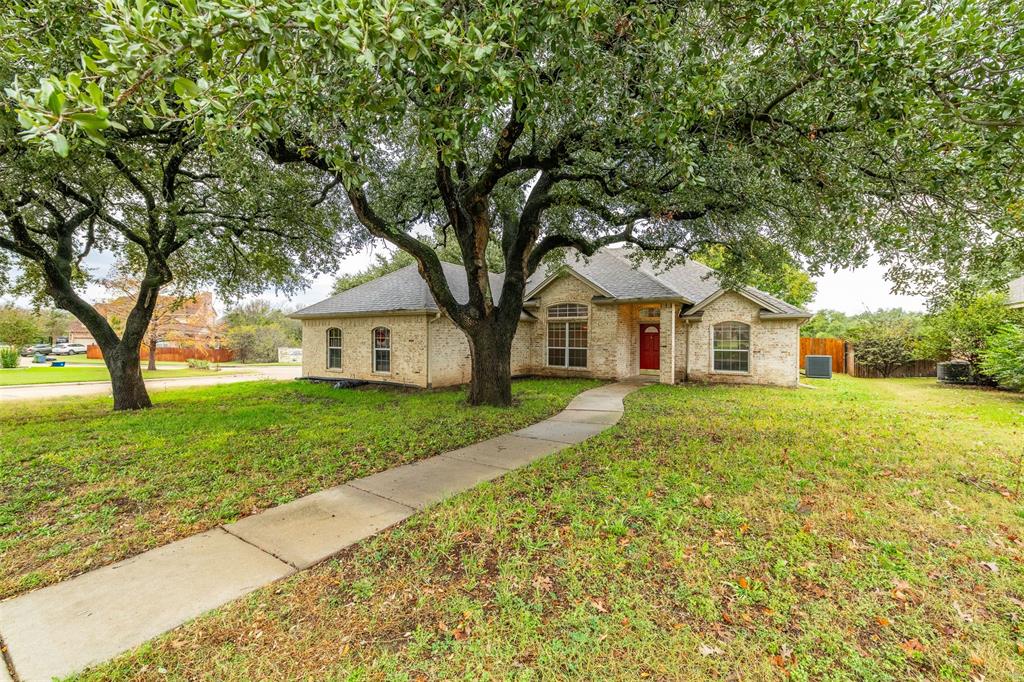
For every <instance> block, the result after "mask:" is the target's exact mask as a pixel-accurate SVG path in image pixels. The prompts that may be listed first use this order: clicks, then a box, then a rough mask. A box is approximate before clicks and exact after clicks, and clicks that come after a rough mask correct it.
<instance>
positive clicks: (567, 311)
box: [548, 303, 587, 319]
mask: <svg viewBox="0 0 1024 682" xmlns="http://www.w3.org/2000/svg"><path fill="white" fill-rule="evenodd" d="M586 316H587V306H585V305H584V304H582V303H558V304H556V305H553V306H549V307H548V319H551V318H552V317H562V318H564V317H586Z"/></svg>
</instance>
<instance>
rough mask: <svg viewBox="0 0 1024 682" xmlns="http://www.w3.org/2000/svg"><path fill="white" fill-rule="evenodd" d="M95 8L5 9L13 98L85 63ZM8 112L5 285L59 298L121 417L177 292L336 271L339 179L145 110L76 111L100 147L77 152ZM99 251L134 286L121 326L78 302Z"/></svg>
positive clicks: (299, 280) (142, 392)
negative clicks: (212, 138) (85, 334)
mask: <svg viewBox="0 0 1024 682" xmlns="http://www.w3.org/2000/svg"><path fill="white" fill-rule="evenodd" d="M87 5H91V3H85V2H84V1H81V0H80V1H79V2H73V3H67V2H63V1H61V2H58V1H57V0H53V1H52V2H50V1H47V0H40V1H33V2H30V3H16V4H15V6H14V7H13V8H11V9H10V11H8V9H5V11H4V14H3V15H2V18H0V31H2V38H3V40H0V57H2V59H0V84H3V85H4V86H5V87H6V89H7V92H8V93H9V94H8V96H10V94H11V93H13V92H15V91H16V89H17V83H18V82H20V81H23V80H26V79H31V78H37V79H38V78H39V77H41V75H45V74H46V73H50V72H53V71H61V70H65V71H66V70H67V69H68V68H72V67H73V65H74V64H76V63H78V59H77V57H78V53H79V50H80V47H81V45H80V41H83V40H85V33H87V29H88V21H89V20H88V19H86V18H85V17H86V16H87V12H86V11H85V10H86V9H87V7H86V6H87ZM76 37H77V38H78V40H76ZM89 85H92V86H94V84H89ZM86 87H87V89H88V90H91V91H93V92H94V93H96V97H95V99H94V100H93V101H99V100H100V99H101V97H100V95H99V91H98V90H97V89H96V88H95V87H88V86H86ZM46 100H47V102H48V104H47V106H48V107H49V110H50V111H57V112H62V111H63V108H62V107H63V101H64V97H63V95H61V93H60V92H59V91H57V90H50V91H49V93H48V94H47V95H46ZM6 104H7V106H5V107H4V108H0V284H2V283H4V281H7V282H8V283H9V284H12V285H13V286H14V287H15V290H16V291H19V292H22V293H27V294H30V295H33V296H36V297H43V298H46V299H49V300H52V301H53V302H54V303H55V304H56V305H57V306H58V307H59V308H61V309H63V310H66V311H68V312H70V313H72V314H73V315H74V316H75V317H77V318H78V319H79V320H80V321H81V322H82V323H83V324H84V325H85V326H86V327H87V328H88V329H89V331H90V332H91V334H92V336H93V338H94V339H95V340H96V343H97V344H98V345H99V346H100V349H101V350H102V352H103V359H104V362H105V363H106V365H107V368H108V369H109V371H110V376H111V383H112V388H113V395H114V407H115V409H136V408H142V407H148V406H149V405H150V399H149V396H148V394H147V392H146V387H145V384H144V382H143V379H142V373H141V368H140V358H139V353H140V344H141V343H142V342H143V340H144V337H145V335H146V334H147V329H149V328H150V327H151V324H152V322H153V317H154V311H155V310H156V309H157V307H158V305H159V302H160V300H161V298H160V291H161V289H163V288H164V287H166V286H167V285H168V284H170V283H171V282H174V283H175V284H176V289H177V290H178V291H185V292H188V291H195V290H196V289H198V288H200V287H205V286H214V287H216V288H218V289H219V290H220V291H222V292H224V293H227V294H229V295H242V294H247V293H256V292H260V291H263V290H264V289H265V288H267V287H268V286H277V287H279V288H281V289H284V290H292V289H295V288H297V287H299V286H301V285H302V284H303V283H304V276H305V273H306V272H309V271H314V270H326V269H329V268H331V267H332V265H333V263H334V262H335V256H336V254H337V248H336V245H335V244H334V243H333V239H332V237H333V235H334V233H335V227H336V225H335V223H336V220H337V216H336V211H335V210H334V205H335V204H336V202H333V203H332V202H331V201H326V199H327V198H328V194H329V193H325V188H328V187H330V180H329V178H326V177H325V176H324V174H323V173H322V172H320V171H317V170H315V169H303V168H282V167H281V166H280V165H278V164H276V163H274V162H272V161H271V160H270V159H269V157H267V156H266V154H265V153H264V152H263V151H261V150H260V149H259V148H257V147H255V146H254V145H253V144H252V143H251V141H248V140H245V139H243V138H241V137H238V136H235V137H234V138H233V141H232V142H229V141H228V137H227V136H221V138H220V140H219V146H218V148H217V149H216V153H213V151H212V150H211V148H210V147H209V146H208V145H207V144H206V140H205V139H204V138H203V136H201V135H199V134H197V132H196V131H195V130H194V129H193V128H192V127H191V126H188V125H185V124H183V123H172V124H170V125H162V126H160V127H159V128H157V126H156V125H155V124H153V123H152V122H151V121H150V120H149V119H148V117H145V116H142V115H138V114H136V115H133V116H125V117H123V118H122V120H121V123H119V124H115V123H113V122H110V121H108V120H107V117H106V111H105V110H103V109H100V108H93V110H92V111H90V112H88V113H82V112H80V113H79V114H77V115H75V116H76V118H75V120H76V121H77V125H79V126H80V129H81V130H83V131H84V132H85V133H86V134H87V135H89V136H91V137H92V138H94V140H95V142H89V143H87V144H75V141H74V140H72V141H71V142H70V143H69V141H68V140H67V139H66V138H65V137H64V135H63V134H62V133H61V132H60V126H53V127H52V129H51V130H50V131H47V132H46V133H45V134H44V135H45V137H46V139H47V141H48V142H49V143H50V148H49V149H48V148H46V147H41V146H39V145H35V144H31V143H30V142H29V141H26V140H25V139H24V137H23V135H22V134H21V129H20V127H19V125H18V122H17V121H16V118H15V113H14V111H13V107H11V106H10V101H9V100H8V102H7V103H6ZM61 115H63V114H61ZM69 115H71V114H69ZM101 134H103V137H102V138H101V137H100V135H101ZM225 145H227V146H225ZM229 147H230V148H229ZM99 251H103V252H107V253H108V254H113V255H114V256H115V257H116V259H117V260H118V262H119V265H120V267H121V268H122V271H123V272H124V273H126V274H128V275H130V276H131V277H132V278H133V281H134V282H135V283H136V284H135V286H134V287H133V292H132V299H131V303H130V305H128V306H127V309H126V310H124V311H123V312H122V314H121V319H120V321H119V325H118V327H119V328H118V329H116V330H115V328H114V326H113V325H112V324H111V321H110V320H109V319H107V317H105V316H104V315H102V314H101V313H100V312H99V311H98V310H97V309H96V308H95V307H94V306H93V305H92V303H90V302H89V301H88V300H86V298H85V296H84V295H83V292H84V288H85V287H86V286H87V285H88V284H89V283H90V281H92V280H93V279H94V273H93V272H92V271H91V270H90V268H89V258H90V256H91V255H92V254H94V253H96V252H99ZM12 280H13V281H12Z"/></svg>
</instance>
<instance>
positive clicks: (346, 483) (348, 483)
mask: <svg viewBox="0 0 1024 682" xmlns="http://www.w3.org/2000/svg"><path fill="white" fill-rule="evenodd" d="M437 456H438V457H440V455H437ZM417 461H420V462H422V461H424V460H422V459H421V460H417ZM410 464H415V462H410ZM402 466H408V465H407V464H403V465H402ZM396 468H397V467H396ZM385 471H392V469H385V470H384V471H381V472H379V473H382V474H383V473H384V472H385ZM376 475H377V474H370V476H376ZM363 478H369V476H364V477H363ZM361 480H363V479H361V478H357V479H356V480H355V481H347V482H345V483H342V485H347V486H350V487H352V488H355V489H356V490H358V491H359V492H361V493H369V494H370V495H373V496H375V497H379V498H380V499H382V500H387V501H388V502H394V503H395V504H400V505H402V506H403V507H405V508H406V509H411V510H412V511H414V512H419V511H423V510H424V509H426V507H414V506H412V505H410V504H406V503H405V502H399V501H398V500H396V499H394V498H393V497H388V496H387V495H381V494H380V493H378V492H376V491H374V490H367V489H366V488H360V487H359V486H357V485H354V484H355V482H356V481H361ZM428 506H429V505H428Z"/></svg>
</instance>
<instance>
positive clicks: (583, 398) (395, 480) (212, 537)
mask: <svg viewBox="0 0 1024 682" xmlns="http://www.w3.org/2000/svg"><path fill="white" fill-rule="evenodd" d="M643 385H644V384H643V383H642V382H640V381H636V382H632V381H630V382H620V383H617V384H609V385H607V386H601V387H599V388H595V389H592V390H590V391H585V392H583V393H581V394H580V395H578V396H576V398H575V399H573V401H572V402H570V403H569V405H568V406H567V407H566V409H565V410H564V411H563V412H560V413H559V414H557V415H555V416H554V417H552V418H550V419H547V420H545V421H542V422H538V423H537V424H534V425H533V426H529V427H527V428H525V429H520V430H519V431H515V432H513V433H510V434H507V435H504V436H498V437H497V438H492V439H490V440H486V441H483V442H480V443H476V444H475V445H470V446H468V447H465V448H461V449H459V450H454V451H452V452H446V453H444V454H442V455H438V456H436V457H431V458H430V459H424V460H420V461H418V462H415V463H413V464H407V465H404V466H400V467H396V468H394V469H389V470H387V471H383V472H381V473H379V474H374V475H372V476H367V477H366V478H359V479H356V480H353V481H349V482H348V483H345V484H344V485H339V486H337V487H334V488H330V489H328V490H324V491H322V492H319V493H316V494H314V495H309V496H307V497H303V498H300V499H298V500H295V501H293V502H289V503H288V504H284V505H281V506H279V507H274V508H272V509H268V510H266V511H264V512H262V513H259V514H254V515H253V516H249V517H246V518H244V519H241V520H240V521H237V522H236V523H232V524H229V525H227V526H222V527H219V528H215V529H213V530H210V531H207V532H205V533H200V534H199V535H194V536H192V537H190V538H186V539H184V540H179V541H177V542H173V543H171V544H169V545H165V546H163V547H159V548H157V549H154V550H151V551H149V552H146V553H144V554H140V555H138V556H135V557H132V558H131V559H127V560H125V561H122V562H120V563H116V564H112V565H110V566H105V567H103V568H99V569H97V570H95V571H92V572H90V573H86V574H84V575H80V576H78V577H76V578H72V579H70V580H66V581H64V582H61V583H57V584H56V585H52V586H50V587H45V588H42V589H40V590H36V591H34V592H29V593H27V594H23V595H21V596H18V597H14V598H13V599H9V600H7V601H4V602H0V638H2V640H3V644H4V645H6V647H7V663H8V665H9V666H11V670H10V672H11V673H13V674H14V676H15V679H17V680H20V681H21V682H36V681H37V680H38V681H39V682H42V681H43V680H50V679H51V678H52V677H64V676H66V675H70V674H72V673H75V672H78V671H81V670H83V669H84V668H86V667H88V666H90V665H95V664H98V663H102V662H104V661H106V660H108V659H110V658H113V657H114V656H116V655H118V654H120V653H122V652H125V651H128V650H129V649H132V648H134V647H136V646H138V645H140V644H142V643H143V642H145V641H146V640H149V639H152V638H153V637H156V636H157V635H160V634H161V633H164V632H166V631H168V630H171V629H173V628H175V627H177V626H179V625H181V624H182V623H184V622H186V621H188V620H191V619H193V618H195V617H196V616H199V615H201V614H203V613H205V612H206V611H209V610H211V609H214V608H216V607H218V606H221V605H222V604H225V603H227V602H229V601H231V600H233V599H237V598H239V597H241V596H243V595H245V594H248V593H249V592H252V591H253V590H255V589H257V588H259V587H262V586H264V585H267V584H269V583H271V582H274V581H275V580H280V579H281V578H284V577H287V576H289V575H291V574H293V573H295V572H296V571H299V570H302V569H304V568H308V567H310V566H312V565H314V564H317V563H319V562H321V561H323V560H324V559H327V558H328V557H330V556H332V555H334V554H337V553H338V552H340V551H341V550H343V549H345V548H346V547H348V546H349V545H352V544H354V543H356V542H358V541H360V540H362V539H364V538H367V537H369V536H371V535H373V534H375V533H377V532H379V531H381V530H383V529H384V528H387V527H388V526H391V525H394V524H396V523H398V522H399V521H402V520H404V519H406V518H408V517H409V516H411V515H412V514H414V513H416V511H418V510H420V509H423V508H424V507H427V506H429V505H431V504H434V503H436V502H438V501H440V500H442V499H444V498H446V497H449V496H451V495H454V494H456V493H459V492H462V491H464V490H467V489H469V488H472V487H473V486H475V485H477V484H478V483H481V482H483V481H489V480H491V479H495V478H497V477H499V476H501V475H503V474H504V473H506V472H507V471H510V470H512V469H516V468H519V467H522V466H525V465H527V464H529V463H530V462H533V461H534V460H536V459H539V458H540V457H544V456H545V455H549V454H551V453H553V452H557V451H558V450H561V449H563V448H566V447H569V446H570V445H573V444H575V443H579V442H581V441H583V440H586V439H587V438H590V437H591V436H593V435H596V434H598V433H600V432H602V431H604V430H605V429H607V428H609V426H611V425H612V424H615V423H616V422H618V420H619V419H620V418H621V417H622V399H623V397H625V396H626V395H628V394H629V393H631V392H633V391H635V390H636V389H638V388H641V387H642V386H643ZM4 673H5V671H3V670H2V669H0V682H5V681H4Z"/></svg>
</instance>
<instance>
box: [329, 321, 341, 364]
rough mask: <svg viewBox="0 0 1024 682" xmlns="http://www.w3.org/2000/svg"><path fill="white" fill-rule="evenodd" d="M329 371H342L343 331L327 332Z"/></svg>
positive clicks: (333, 330) (333, 328) (335, 329)
mask: <svg viewBox="0 0 1024 682" xmlns="http://www.w3.org/2000/svg"><path fill="white" fill-rule="evenodd" d="M327 369H341V330H340V329H338V328H337V327H331V328H330V329H328V330H327Z"/></svg>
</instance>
